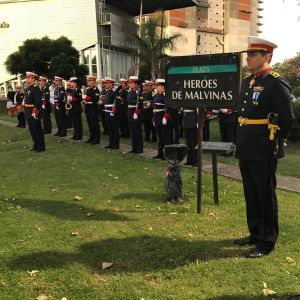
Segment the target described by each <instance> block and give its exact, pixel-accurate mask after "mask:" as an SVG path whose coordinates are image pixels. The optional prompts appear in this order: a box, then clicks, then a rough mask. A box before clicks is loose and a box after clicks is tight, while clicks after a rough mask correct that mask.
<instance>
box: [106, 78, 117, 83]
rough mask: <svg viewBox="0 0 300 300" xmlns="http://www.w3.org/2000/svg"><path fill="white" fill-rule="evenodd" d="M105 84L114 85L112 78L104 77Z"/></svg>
mask: <svg viewBox="0 0 300 300" xmlns="http://www.w3.org/2000/svg"><path fill="white" fill-rule="evenodd" d="M105 82H112V83H114V82H115V80H114V79H112V78H110V77H105Z"/></svg>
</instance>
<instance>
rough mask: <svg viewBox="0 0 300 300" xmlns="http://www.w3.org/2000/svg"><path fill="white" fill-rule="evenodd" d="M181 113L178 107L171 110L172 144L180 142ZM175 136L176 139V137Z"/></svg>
mask: <svg viewBox="0 0 300 300" xmlns="http://www.w3.org/2000/svg"><path fill="white" fill-rule="evenodd" d="M180 114H181V110H180V108H178V107H175V108H173V109H172V112H171V120H172V122H171V130H170V134H171V144H179V134H180ZM174 138H175V139H174Z"/></svg>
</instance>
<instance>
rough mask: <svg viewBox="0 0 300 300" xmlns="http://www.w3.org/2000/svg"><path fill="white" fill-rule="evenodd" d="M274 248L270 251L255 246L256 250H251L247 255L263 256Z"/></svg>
mask: <svg viewBox="0 0 300 300" xmlns="http://www.w3.org/2000/svg"><path fill="white" fill-rule="evenodd" d="M272 250H274V249H271V250H270V251H264V250H259V249H257V248H255V249H254V250H252V251H250V252H249V253H247V254H246V255H245V257H246V258H260V257H262V256H265V255H268V254H269V253H270V252H271V251H272Z"/></svg>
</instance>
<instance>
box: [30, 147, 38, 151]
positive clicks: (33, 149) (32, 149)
mask: <svg viewBox="0 0 300 300" xmlns="http://www.w3.org/2000/svg"><path fill="white" fill-rule="evenodd" d="M36 150H37V149H35V148H31V149H29V151H36Z"/></svg>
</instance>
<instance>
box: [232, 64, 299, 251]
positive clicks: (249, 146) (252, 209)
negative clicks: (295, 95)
mask: <svg viewBox="0 0 300 300" xmlns="http://www.w3.org/2000/svg"><path fill="white" fill-rule="evenodd" d="M251 83H252V84H251ZM291 99H292V96H291V92H290V87H289V85H288V83H287V81H286V80H285V79H284V78H283V77H280V75H279V74H278V73H275V72H270V71H269V70H266V71H265V72H263V73H262V74H259V75H256V76H255V82H254V83H253V75H251V76H249V77H246V78H245V79H244V81H243V83H242V87H241V92H240V96H239V102H238V116H239V117H240V118H248V119H249V120H257V119H258V120H260V119H264V120H266V119H268V115H269V113H271V112H274V113H276V114H278V126H279V127H280V130H279V131H277V134H276V136H275V139H274V140H273V141H272V140H270V130H269V129H268V124H261V125H259V124H247V125H242V124H240V126H238V127H237V140H236V157H237V158H238V159H239V163H240V170H241V174H242V178H243V186H244V193H245V199H246V208H247V222H248V228H249V231H250V235H251V239H252V240H257V241H258V244H257V249H259V250H260V251H265V252H267V253H268V252H270V251H271V250H272V249H273V247H274V245H275V243H276V240H277V237H278V233H279V229H278V213H277V198H276V194H275V188H276V176H275V172H276V166H277V159H278V158H282V157H283V156H284V152H283V139H285V138H286V137H287V134H288V132H289V130H290V128H291V126H292V124H293V120H294V114H293V109H292V103H291ZM239 122H243V120H241V119H239Z"/></svg>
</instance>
